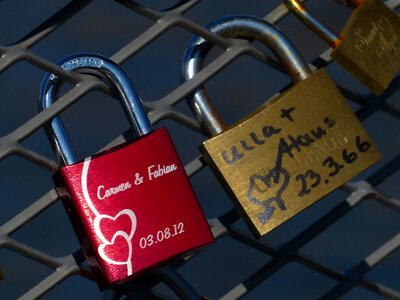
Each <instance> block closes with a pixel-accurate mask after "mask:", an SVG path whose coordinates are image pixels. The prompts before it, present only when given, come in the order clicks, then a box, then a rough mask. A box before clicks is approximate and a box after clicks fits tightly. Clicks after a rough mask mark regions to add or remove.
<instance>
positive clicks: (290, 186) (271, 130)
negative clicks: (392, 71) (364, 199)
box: [202, 70, 381, 236]
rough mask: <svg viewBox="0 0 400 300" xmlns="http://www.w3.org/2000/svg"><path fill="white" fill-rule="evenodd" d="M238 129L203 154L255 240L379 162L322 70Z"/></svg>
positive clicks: (213, 141)
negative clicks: (253, 233)
mask: <svg viewBox="0 0 400 300" xmlns="http://www.w3.org/2000/svg"><path fill="white" fill-rule="evenodd" d="M241 122H242V123H240V122H238V123H237V124H235V126H232V127H231V128H230V129H229V130H227V131H224V132H223V133H221V134H219V135H217V136H216V137H214V138H212V139H210V140H208V141H206V142H205V143H204V144H203V147H202V150H203V152H204V156H205V157H206V159H207V160H208V161H209V163H211V164H212V165H214V167H215V170H217V172H219V173H220V174H219V175H221V176H220V178H224V182H223V183H224V185H225V187H226V188H227V190H228V191H229V192H230V193H231V195H232V197H233V199H234V200H235V201H236V202H237V204H238V207H239V208H240V209H241V211H242V212H243V216H244V217H246V218H248V219H249V221H250V222H249V223H250V224H252V226H253V228H252V229H253V230H254V232H255V234H257V235H258V236H261V235H264V234H266V233H267V232H269V231H271V230H272V229H274V228H275V227H277V226H278V225H280V224H282V223H283V222H285V221H286V220H288V219H289V218H291V217H293V216H294V215H296V214H297V213H299V212H300V211H302V210H303V209H305V208H306V207H308V206H309V205H311V204H312V203H314V202H316V201H317V200H319V199H320V198H322V197H323V196H325V195H326V194H328V193H330V192H331V191H333V190H334V189H336V188H337V187H339V186H341V185H342V184H343V183H344V182H346V181H347V180H349V179H351V178H352V177H353V176H355V175H357V174H358V173H360V172H361V171H363V170H364V169H366V168H367V167H369V166H371V165H372V164H373V163H375V162H376V161H378V160H379V159H380V158H381V155H380V154H379V152H378V150H377V148H376V146H375V145H374V144H373V142H372V141H371V139H370V138H369V137H368V135H367V133H366V132H365V130H364V129H363V128H362V126H361V124H360V122H359V121H358V119H357V117H356V116H355V115H354V113H353V111H352V110H351V108H350V107H349V106H348V105H347V103H346V102H345V101H344V99H343V97H342V95H341V94H340V92H339V91H338V90H337V88H336V87H335V84H334V83H333V82H332V80H331V79H330V78H329V77H328V75H327V73H326V72H325V71H323V70H320V71H318V72H316V73H315V74H314V75H312V76H310V77H309V78H307V79H305V80H304V81H302V82H300V83H298V84H296V86H295V89H293V88H292V89H290V90H288V91H287V92H285V93H284V94H282V95H280V96H278V97H277V98H275V99H273V100H272V101H269V102H267V103H266V104H264V105H263V106H261V107H260V108H259V109H257V111H256V112H255V113H253V114H252V115H251V116H250V117H247V118H246V119H244V120H241ZM243 178H245V180H243Z"/></svg>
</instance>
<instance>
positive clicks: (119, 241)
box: [98, 231, 132, 275]
mask: <svg viewBox="0 0 400 300" xmlns="http://www.w3.org/2000/svg"><path fill="white" fill-rule="evenodd" d="M98 251H99V255H100V257H101V258H102V259H104V260H105V261H106V262H108V263H111V264H115V265H128V275H131V274H132V268H131V258H132V243H131V240H130V239H129V236H128V235H127V234H126V233H125V232H123V231H117V232H116V233H115V234H114V236H113V237H112V239H111V241H110V242H109V243H108V242H107V243H104V244H102V245H100V246H99V248H98Z"/></svg>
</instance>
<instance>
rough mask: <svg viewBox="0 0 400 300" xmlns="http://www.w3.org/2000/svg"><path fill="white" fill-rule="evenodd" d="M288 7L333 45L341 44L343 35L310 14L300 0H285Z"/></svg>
mask: <svg viewBox="0 0 400 300" xmlns="http://www.w3.org/2000/svg"><path fill="white" fill-rule="evenodd" d="M284 3H285V4H286V6H287V8H288V9H289V10H290V11H292V12H293V13H294V15H295V16H296V17H297V18H298V19H300V21H302V22H303V23H304V24H305V25H306V26H307V27H308V28H310V29H311V30H312V31H313V32H314V33H315V34H317V35H318V36H319V37H320V38H321V39H323V40H324V41H325V42H327V43H328V44H329V45H331V46H332V47H334V48H335V47H337V46H338V45H339V44H340V41H341V37H340V35H338V34H337V33H336V32H335V31H333V29H331V28H329V27H328V26H327V25H325V24H323V23H322V22H321V20H319V19H318V18H316V17H315V16H313V15H312V14H310V13H309V12H308V11H307V10H306V8H305V7H304V5H303V4H302V3H301V1H300V0H284Z"/></svg>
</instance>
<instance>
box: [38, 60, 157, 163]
mask: <svg viewBox="0 0 400 300" xmlns="http://www.w3.org/2000/svg"><path fill="white" fill-rule="evenodd" d="M58 65H59V66H60V67H61V68H62V69H64V70H67V71H71V72H72V71H78V70H79V71H80V72H81V73H87V74H91V75H93V73H98V74H99V73H100V74H101V75H102V76H104V77H105V78H106V79H107V83H108V84H110V85H111V86H112V87H113V88H114V89H115V90H116V91H118V93H119V94H120V100H121V103H122V106H123V108H124V111H125V113H126V114H127V116H128V119H129V122H130V124H131V126H132V129H133V131H134V133H135V135H136V136H141V135H144V134H147V133H150V132H151V131H152V130H153V129H152V126H151V123H150V120H149V119H148V117H147V113H146V111H145V110H144V108H143V105H142V102H141V99H140V97H139V95H138V93H137V91H136V89H135V87H134V85H133V84H132V82H131V80H130V78H129V76H128V75H127V74H126V73H125V72H124V71H123V70H122V69H121V67H120V66H119V65H118V64H116V63H115V62H113V61H112V60H110V59H109V58H106V57H103V56H101V55H98V54H93V53H78V54H74V55H72V56H69V57H66V58H64V59H63V60H61V61H60V62H59V63H58ZM61 83H62V82H61V80H60V79H59V78H58V77H57V76H55V75H54V74H50V73H47V74H46V75H45V77H44V78H43V81H42V83H41V86H40V90H39V109H40V110H45V109H46V108H48V107H49V106H50V105H51V104H52V103H53V102H54V100H55V98H56V96H57V93H58V89H59V88H60V85H61ZM46 130H47V134H48V135H49V138H50V140H52V141H54V144H53V147H54V150H55V151H56V153H57V154H58V155H59V159H60V161H61V163H62V164H64V165H70V164H73V163H75V162H76V161H77V157H76V155H75V153H74V151H73V148H72V145H71V143H70V141H69V139H68V135H67V134H66V132H65V129H64V125H63V124H62V121H61V119H60V117H59V116H56V117H54V119H53V120H52V121H51V124H50V126H48V127H47V128H46Z"/></svg>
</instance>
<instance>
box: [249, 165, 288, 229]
mask: <svg viewBox="0 0 400 300" xmlns="http://www.w3.org/2000/svg"><path fill="white" fill-rule="evenodd" d="M289 180H290V175H289V172H288V171H287V170H286V169H285V168H283V167H282V166H281V165H280V164H279V165H277V166H276V167H275V168H273V169H271V170H269V172H268V173H267V174H265V175H253V176H251V177H250V182H249V188H248V190H247V198H248V199H249V200H250V201H251V202H253V203H254V204H257V205H261V206H263V207H264V212H263V213H259V214H258V219H259V221H260V222H261V224H265V223H267V222H268V221H269V220H270V219H271V217H272V215H273V213H274V211H275V209H276V207H275V206H272V203H273V202H275V203H276V205H277V206H278V207H279V208H280V209H281V210H286V205H285V202H284V200H283V199H282V194H283V192H284V191H285V189H286V188H287V185H288V184H289ZM260 183H261V187H260V186H259V184H260ZM270 189H275V190H276V193H275V195H274V196H272V197H268V198H266V199H257V197H256V196H255V194H261V195H263V194H264V193H266V192H267V191H268V190H270Z"/></svg>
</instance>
